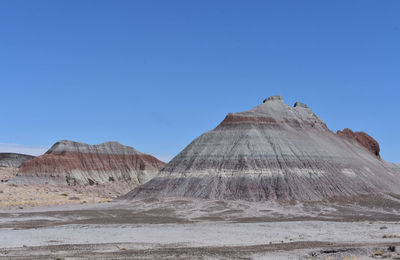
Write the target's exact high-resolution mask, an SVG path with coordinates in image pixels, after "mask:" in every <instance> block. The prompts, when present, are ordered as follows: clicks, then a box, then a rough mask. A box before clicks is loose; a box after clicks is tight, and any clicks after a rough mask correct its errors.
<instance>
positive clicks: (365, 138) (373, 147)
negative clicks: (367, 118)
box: [337, 128, 380, 158]
mask: <svg viewBox="0 0 400 260" xmlns="http://www.w3.org/2000/svg"><path fill="white" fill-rule="evenodd" d="M337 134H338V135H340V136H344V137H347V138H350V139H353V140H355V141H356V142H358V143H359V144H361V145H362V146H364V147H365V148H366V149H367V150H368V151H370V152H371V153H372V154H373V155H375V156H376V157H378V158H380V155H379V152H380V148H379V143H378V142H377V141H376V140H375V139H374V138H372V137H371V136H369V135H368V134H367V133H364V132H353V131H352V130H351V129H349V128H345V129H343V131H340V130H339V131H337Z"/></svg>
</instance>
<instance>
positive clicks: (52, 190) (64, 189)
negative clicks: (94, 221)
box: [0, 167, 112, 209]
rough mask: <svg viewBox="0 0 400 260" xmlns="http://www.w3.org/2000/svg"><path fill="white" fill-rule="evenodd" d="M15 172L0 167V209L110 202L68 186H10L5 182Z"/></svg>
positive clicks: (14, 170)
mask: <svg viewBox="0 0 400 260" xmlns="http://www.w3.org/2000/svg"><path fill="white" fill-rule="evenodd" d="M16 172H17V169H12V168H1V167H0V209H13V208H27V207H37V206H51V205H65V204H81V203H101V202H108V201H111V200H112V198H111V197H104V196H99V195H98V194H93V193H90V192H84V191H83V190H78V189H76V188H74V187H68V186H55V185H40V184H29V185H28V184H25V185H15V184H10V183H9V182H8V181H7V180H9V179H11V178H12V177H14V176H15V174H16ZM1 180H2V181H1Z"/></svg>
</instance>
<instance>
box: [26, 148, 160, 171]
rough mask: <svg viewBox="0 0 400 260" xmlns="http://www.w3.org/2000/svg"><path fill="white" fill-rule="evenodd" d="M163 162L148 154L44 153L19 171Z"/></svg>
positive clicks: (104, 168)
mask: <svg viewBox="0 0 400 260" xmlns="http://www.w3.org/2000/svg"><path fill="white" fill-rule="evenodd" d="M164 164H165V163H163V162H161V161H160V160H158V159H157V158H155V157H153V156H151V155H148V154H138V155H129V154H128V155H126V154H94V153H78V152H63V153H62V154H51V153H46V154H44V155H42V156H38V157H36V158H35V159H33V160H30V161H27V162H25V163H24V164H23V165H22V167H21V169H20V173H32V172H37V173H61V172H65V171H70V170H76V169H79V170H82V171H110V170H121V169H129V170H144V169H145V168H147V167H149V166H150V167H154V168H159V169H161V168H162V167H163V166H164Z"/></svg>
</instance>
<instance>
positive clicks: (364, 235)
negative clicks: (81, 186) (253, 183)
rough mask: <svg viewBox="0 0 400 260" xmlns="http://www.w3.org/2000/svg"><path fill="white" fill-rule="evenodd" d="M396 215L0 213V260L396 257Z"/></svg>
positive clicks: (100, 207) (178, 210)
mask: <svg viewBox="0 0 400 260" xmlns="http://www.w3.org/2000/svg"><path fill="white" fill-rule="evenodd" d="M355 212H358V215H357V216H355V215H354V214H355ZM399 216H400V214H399V213H398V212H397V211H393V210H392V211H390V210H389V211H388V210H384V209H369V208H363V207H361V206H359V205H358V206H356V205H341V206H337V205H331V207H328V206H326V205H318V206H317V205H303V204H292V205H280V204H277V203H252V202H233V201H207V200H191V199H185V200H182V199H173V198H171V199H162V200H161V199H147V200H137V201H131V202H127V201H115V202H111V203H102V204H78V205H64V206H52V207H37V208H25V209H13V210H2V211H0V259H345V258H346V257H347V259H376V258H382V257H385V258H386V259H396V258H397V257H399V259H400V255H399V253H400V250H399V249H400V217H399ZM389 247H391V248H390V249H389Z"/></svg>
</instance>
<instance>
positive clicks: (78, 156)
mask: <svg viewBox="0 0 400 260" xmlns="http://www.w3.org/2000/svg"><path fill="white" fill-rule="evenodd" d="M164 164H165V163H164V162H162V161H160V160H158V159H157V158H155V157H154V156H151V155H148V154H144V153H141V152H139V151H137V150H136V149H134V148H133V147H130V146H125V145H122V144H120V143H118V142H106V143H102V144H99V145H90V144H85V143H79V142H73V141H68V140H62V141H59V142H57V143H55V144H54V145H53V146H52V147H51V148H50V149H49V150H48V151H47V152H46V153H45V154H44V155H42V156H38V157H36V158H35V159H33V160H30V161H27V162H26V163H24V164H23V165H22V166H21V168H20V170H19V174H18V175H19V176H18V178H16V180H15V181H16V182H19V183H20V182H35V183H52V184H65V185H108V184H114V186H119V185H125V184H127V185H128V186H129V187H136V186H137V185H139V184H142V183H145V182H147V181H148V180H150V179H151V178H153V177H154V176H155V175H156V174H157V173H158V171H159V170H160V169H161V168H162V167H163V166H164ZM116 184H118V185H116ZM125 186H126V185H125Z"/></svg>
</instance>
